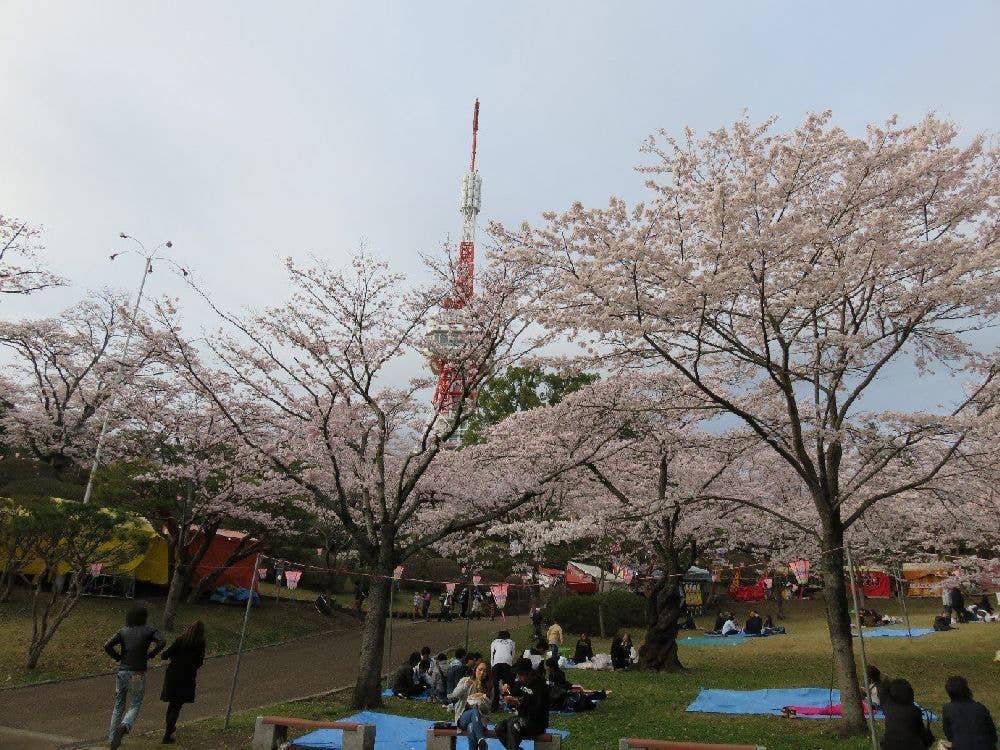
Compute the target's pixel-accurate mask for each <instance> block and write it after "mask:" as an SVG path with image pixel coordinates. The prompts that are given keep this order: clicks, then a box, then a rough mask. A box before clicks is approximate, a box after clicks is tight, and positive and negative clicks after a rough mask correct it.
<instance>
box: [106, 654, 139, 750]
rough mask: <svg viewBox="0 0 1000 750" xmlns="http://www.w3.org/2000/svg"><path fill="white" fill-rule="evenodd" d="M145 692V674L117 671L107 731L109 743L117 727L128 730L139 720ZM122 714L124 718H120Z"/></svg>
mask: <svg viewBox="0 0 1000 750" xmlns="http://www.w3.org/2000/svg"><path fill="white" fill-rule="evenodd" d="M145 692H146V673H145V672H133V671H132V670H131V669H119V670H118V671H117V672H116V673H115V710H114V711H112V712H111V729H110V730H108V741H109V742H110V741H111V740H112V739H114V735H115V729H117V728H118V726H119V725H121V726H124V727H128V729H129V730H131V729H132V727H133V726H135V720H136V719H137V718H139V709H140V708H142V697H143V695H144V694H145ZM126 701H128V704H129V705H128V712H127V713H126V711H125V702H126ZM122 714H125V717H124V718H122Z"/></svg>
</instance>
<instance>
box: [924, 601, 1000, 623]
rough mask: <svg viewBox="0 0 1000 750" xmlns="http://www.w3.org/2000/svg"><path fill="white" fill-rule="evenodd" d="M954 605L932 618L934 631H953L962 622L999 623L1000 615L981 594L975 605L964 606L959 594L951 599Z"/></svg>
mask: <svg viewBox="0 0 1000 750" xmlns="http://www.w3.org/2000/svg"><path fill="white" fill-rule="evenodd" d="M952 602H954V604H952V605H950V606H946V607H944V608H943V609H942V610H941V614H939V615H938V616H937V617H935V618H934V629H935V630H953V629H954V626H955V625H958V624H959V623H964V622H1000V614H998V613H996V612H994V611H993V605H992V604H991V603H990V598H989V597H988V596H987V595H986V594H983V596H982V598H981V599H980V600H979V602H977V603H976V604H970V605H968V606H965V601H964V599H963V598H962V595H961V593H959V594H958V596H953V597H952Z"/></svg>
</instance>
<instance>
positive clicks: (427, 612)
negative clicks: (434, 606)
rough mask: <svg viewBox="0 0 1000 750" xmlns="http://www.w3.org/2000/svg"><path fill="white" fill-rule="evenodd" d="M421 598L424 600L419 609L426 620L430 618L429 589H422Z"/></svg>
mask: <svg viewBox="0 0 1000 750" xmlns="http://www.w3.org/2000/svg"><path fill="white" fill-rule="evenodd" d="M423 599H424V602H423V605H422V608H421V610H420V614H421V616H422V617H423V618H424V619H425V620H428V619H430V612H431V592H430V591H429V590H427V589H424V596H423Z"/></svg>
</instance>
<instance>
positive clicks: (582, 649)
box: [573, 633, 594, 664]
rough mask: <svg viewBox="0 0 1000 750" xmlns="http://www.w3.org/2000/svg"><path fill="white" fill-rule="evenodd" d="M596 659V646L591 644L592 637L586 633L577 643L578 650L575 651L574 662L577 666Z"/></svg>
mask: <svg viewBox="0 0 1000 750" xmlns="http://www.w3.org/2000/svg"><path fill="white" fill-rule="evenodd" d="M593 658H594V646H593V644H591V642H590V636H589V635H588V634H587V633H584V634H583V635H581V636H580V638H579V639H578V640H577V642H576V648H575V649H574V650H573V661H575V662H576V663H577V664H581V663H583V662H585V661H590V660H591V659H593Z"/></svg>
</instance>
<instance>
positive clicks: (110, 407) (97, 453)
mask: <svg viewBox="0 0 1000 750" xmlns="http://www.w3.org/2000/svg"><path fill="white" fill-rule="evenodd" d="M154 252H156V251H155V250H154ZM152 270H153V261H152V259H151V258H150V257H148V256H147V257H146V264H145V266H143V269H142V281H141V282H140V283H139V293H138V294H136V295H135V304H134V305H133V306H132V318H131V319H130V320H129V322H128V331H127V332H126V334H125V346H124V347H123V348H122V359H121V362H119V363H118V371H117V372H116V373H115V390H114V392H113V393H112V394H111V400H110V401H109V402H108V404H107V407H106V409H105V411H104V419H102V420H101V432H100V434H99V435H98V436H97V448H96V449H95V450H94V462H93V463H92V464H91V465H90V476H88V477H87V489H85V490H84V491H83V502H84V503H89V502H90V493H91V492H92V491H93V489H94V474H95V473H96V472H97V467H98V466H99V465H100V463H101V452H102V451H103V450H104V438H105V436H106V435H107V432H108V421H109V420H110V419H111V412H112V411H114V408H115V404H117V403H118V396H119V394H120V393H121V387H122V375H124V373H125V360H126V359H127V358H128V348H129V344H131V343H132V333H133V332H134V331H135V316H136V315H138V314H139V303H140V302H141V301H142V291H143V289H145V288H146V277H147V276H149V272H150V271H152Z"/></svg>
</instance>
